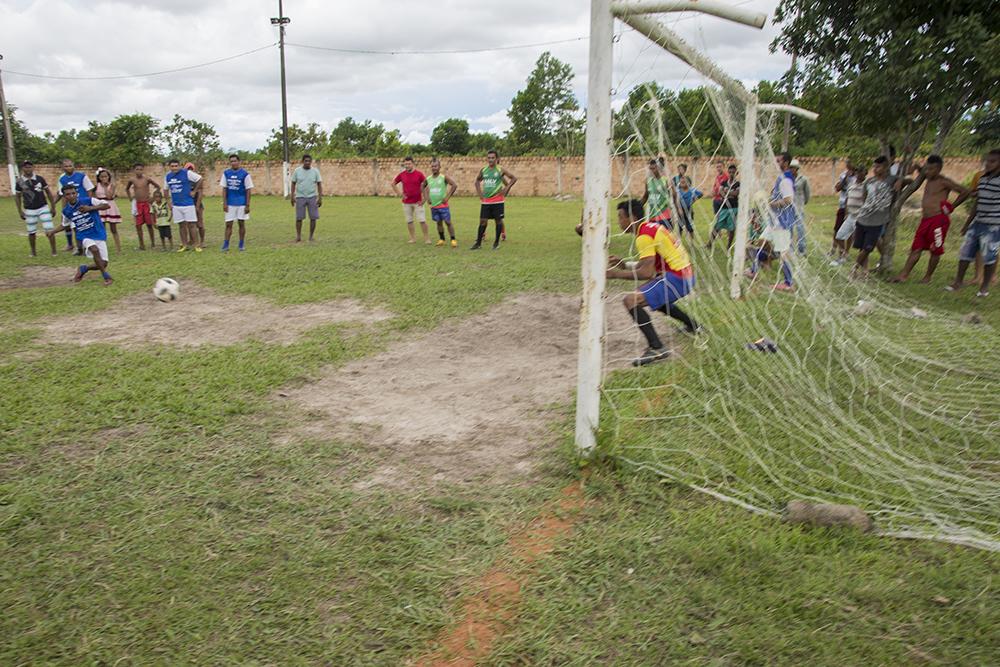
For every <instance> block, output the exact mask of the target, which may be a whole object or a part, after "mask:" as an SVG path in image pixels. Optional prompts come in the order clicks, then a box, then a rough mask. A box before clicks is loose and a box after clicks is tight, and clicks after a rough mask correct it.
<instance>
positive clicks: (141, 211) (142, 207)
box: [125, 162, 160, 250]
mask: <svg viewBox="0 0 1000 667" xmlns="http://www.w3.org/2000/svg"><path fill="white" fill-rule="evenodd" d="M143 169H144V166H143V165H142V163H140V162H137V163H135V164H134V165H133V166H132V175H131V176H129V179H128V182H127V183H126V184H125V196H126V197H128V198H129V199H131V200H132V215H133V216H134V217H135V233H136V234H138V236H139V250H145V249H146V242H145V240H144V239H143V237H142V229H143V227H145V228H146V230H147V231H148V232H149V247H150V248H155V247H156V236H155V235H154V234H153V227H154V226H155V225H156V218H155V217H154V216H153V211H152V205H153V196H154V194H153V193H158V192H160V186H159V185H158V184H157V183H156V181H154V180H152V179H151V178H147V177H146V175H145V174H144V173H143Z"/></svg>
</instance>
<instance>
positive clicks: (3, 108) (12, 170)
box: [0, 56, 17, 196]
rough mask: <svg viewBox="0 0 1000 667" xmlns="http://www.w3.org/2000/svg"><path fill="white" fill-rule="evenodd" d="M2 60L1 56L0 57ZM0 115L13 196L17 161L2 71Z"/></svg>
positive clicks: (0, 77) (0, 74) (1, 71)
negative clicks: (0, 115) (1, 116)
mask: <svg viewBox="0 0 1000 667" xmlns="http://www.w3.org/2000/svg"><path fill="white" fill-rule="evenodd" d="M0 60H3V56H0ZM0 113H2V114H3V136H4V144H6V145H7V175H8V176H9V177H10V194H11V196H13V195H14V188H15V187H16V185H17V161H16V160H15V159H14V133H13V131H12V130H11V124H10V109H9V108H8V107H7V98H6V97H4V94H3V70H2V69H0Z"/></svg>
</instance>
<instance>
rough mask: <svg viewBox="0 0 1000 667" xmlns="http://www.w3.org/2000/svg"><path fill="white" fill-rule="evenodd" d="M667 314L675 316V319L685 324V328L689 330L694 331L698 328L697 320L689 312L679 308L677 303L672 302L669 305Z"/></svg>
mask: <svg viewBox="0 0 1000 667" xmlns="http://www.w3.org/2000/svg"><path fill="white" fill-rule="evenodd" d="M667 315H669V316H670V317H672V318H674V319H675V320H677V321H678V322H680V323H681V324H683V325H684V328H685V329H687V330H688V331H692V332H693V331H695V330H696V329H697V328H698V325H697V324H696V323H695V321H694V320H692V319H691V317H690V316H689V315H688V314H687V313H685V312H684V311H683V310H681V309H680V308H678V307H677V305H676V304H673V303H672V304H670V305H669V306H668V307H667Z"/></svg>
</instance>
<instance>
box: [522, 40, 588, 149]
mask: <svg viewBox="0 0 1000 667" xmlns="http://www.w3.org/2000/svg"><path fill="white" fill-rule="evenodd" d="M572 83H573V68H572V67H571V66H570V65H569V64H568V63H564V62H562V61H560V60H559V59H558V58H554V57H553V56H552V54H551V53H549V52H548V51H546V52H545V53H543V54H542V55H541V56H540V57H539V58H538V61H537V62H536V63H535V68H534V70H532V72H531V74H530V75H529V76H528V80H527V84H526V85H525V87H524V89H522V90H519V91H518V92H517V94H516V95H514V99H513V100H511V103H510V109H509V110H508V111H507V117H508V118H510V122H511V130H510V134H509V139H510V143H511V145H512V147H513V148H515V149H516V150H518V151H520V152H527V151H538V150H552V149H556V150H558V151H560V152H571V151H573V150H574V149H575V148H576V147H577V144H579V143H580V141H579V135H580V133H581V130H582V128H583V123H582V120H581V118H580V113H579V111H580V106H579V104H578V103H577V101H576V97H575V96H574V95H573V88H572Z"/></svg>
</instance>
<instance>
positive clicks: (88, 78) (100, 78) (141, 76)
mask: <svg viewBox="0 0 1000 667" xmlns="http://www.w3.org/2000/svg"><path fill="white" fill-rule="evenodd" d="M277 44H278V43H277V42H271V43H270V44H265V45H264V46H259V47H257V48H256V49H251V50H250V51H244V52H243V53H237V54H235V55H232V56H226V57H225V58H219V59H217V60H210V61H208V62H205V63H198V64H197V65H187V66H185V67H177V68H174V69H165V70H161V71H159V72H146V73H145V74H117V75H114V76H52V75H49V74H35V73H33V72H16V71H14V70H11V69H5V70H4V73H6V74H16V75H17V76H26V77H30V78H32V79H57V80H60V81H110V80H112V79H144V78H146V77H148V76H160V75H161V74H173V73H175V72H187V71H189V70H193V69H198V68H200V67H208V66H209V65H218V64H219V63H224V62H227V61H230V60H236V59H237V58H242V57H244V56H249V55H251V54H254V53H257V52H258V51H263V50H265V49H270V48H273V47H274V46H276V45H277Z"/></svg>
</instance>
